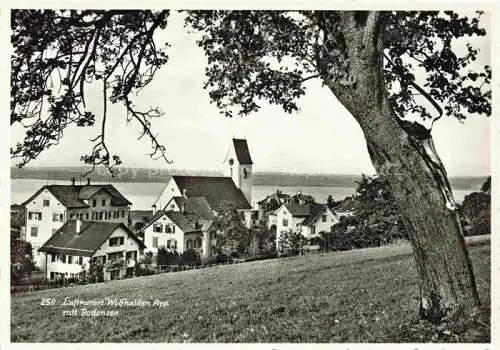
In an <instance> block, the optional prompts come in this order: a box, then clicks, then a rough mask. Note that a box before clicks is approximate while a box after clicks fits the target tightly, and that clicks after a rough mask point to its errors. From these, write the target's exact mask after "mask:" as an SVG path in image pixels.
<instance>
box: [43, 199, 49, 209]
mask: <svg viewBox="0 0 500 350" xmlns="http://www.w3.org/2000/svg"><path fill="white" fill-rule="evenodd" d="M43 206H44V207H50V200H48V199H44V200H43Z"/></svg>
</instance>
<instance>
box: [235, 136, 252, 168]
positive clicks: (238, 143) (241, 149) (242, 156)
mask: <svg viewBox="0 0 500 350" xmlns="http://www.w3.org/2000/svg"><path fill="white" fill-rule="evenodd" d="M233 145H234V150H235V152H236V158H237V159H238V162H239V163H240V164H253V162H252V158H251V157H250V151H249V149H248V143H247V140H245V139H233Z"/></svg>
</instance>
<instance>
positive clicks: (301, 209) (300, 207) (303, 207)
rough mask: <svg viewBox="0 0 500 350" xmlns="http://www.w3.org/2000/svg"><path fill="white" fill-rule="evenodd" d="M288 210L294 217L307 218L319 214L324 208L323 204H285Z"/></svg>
mask: <svg viewBox="0 0 500 350" xmlns="http://www.w3.org/2000/svg"><path fill="white" fill-rule="evenodd" d="M283 205H284V206H285V208H286V209H288V211H289V212H290V214H292V216H297V217H306V216H309V215H312V214H315V213H317V211H319V210H320V209H321V208H322V207H323V204H316V203H311V204H283Z"/></svg>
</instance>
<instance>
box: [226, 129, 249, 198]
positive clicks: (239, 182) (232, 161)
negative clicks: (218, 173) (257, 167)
mask: <svg viewBox="0 0 500 350" xmlns="http://www.w3.org/2000/svg"><path fill="white" fill-rule="evenodd" d="M252 165H253V162H252V158H251V157H250V151H249V149H248V143H247V140H245V139H233V140H232V143H231V145H230V146H229V150H228V151H227V154H226V158H225V159H224V176H225V177H230V178H232V179H233V182H234V184H235V185H236V187H238V188H239V189H240V190H241V192H243V194H244V195H245V198H246V199H247V201H248V203H249V204H250V205H251V206H252V204H253V203H252V182H253V181H252Z"/></svg>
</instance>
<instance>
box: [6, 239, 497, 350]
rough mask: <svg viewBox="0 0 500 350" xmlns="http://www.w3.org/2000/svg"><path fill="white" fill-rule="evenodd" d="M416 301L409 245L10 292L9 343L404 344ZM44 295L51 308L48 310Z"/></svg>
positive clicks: (479, 255)
mask: <svg viewBox="0 0 500 350" xmlns="http://www.w3.org/2000/svg"><path fill="white" fill-rule="evenodd" d="M469 251H470V253H471V258H472V261H473V264H474V271H475V275H476V280H477V284H478V289H479V291H480V296H481V299H482V300H489V296H490V246H489V243H486V244H481V245H476V246H473V247H470V248H469ZM417 296H418V288H417V272H416V267H415V264H414V262H413V257H412V255H411V248H410V246H409V245H408V244H399V245H392V246H387V247H382V248H369V249H363V250H357V251H349V252H339V253H329V254H324V255H310V256H302V257H292V258H285V259H275V260H267V261H257V262H251V263H245V264H239V265H228V266H219V267H215V268H211V269H201V270H195V271H185V272H179V273H170V274H161V275H154V276H146V277H138V278H134V279H128V280H121V281H115V282H109V283H101V284H96V285H87V286H76V287H68V288H64V289H56V290H46V291H41V292H33V293H25V294H19V295H13V296H12V297H11V341H12V342H292V343H293V342H353V343H356V342H404V341H406V339H404V338H401V337H402V336H401V331H400V328H399V326H400V325H401V324H403V323H404V322H408V321H410V320H412V319H414V318H415V317H416V310H417ZM65 297H70V298H80V299H83V300H98V299H103V298H105V297H110V298H115V297H116V298H128V299H129V300H132V299H139V298H140V299H142V300H149V301H151V302H153V301H154V300H155V299H159V300H162V301H168V303H169V305H168V306H167V307H165V308H158V307H156V306H150V307H121V308H119V307H108V306H101V307H96V308H97V309H98V310H103V311H106V310H111V311H119V314H118V315H117V316H115V317H110V316H99V317H92V316H79V315H78V316H63V311H68V310H71V309H72V307H70V306H63V305H62V303H63V300H64V298H65ZM43 298H53V299H55V305H46V306H42V305H41V301H42V299H43ZM81 308H83V307H82V306H80V307H77V309H81ZM86 308H88V309H93V308H94V307H92V306H86Z"/></svg>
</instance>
